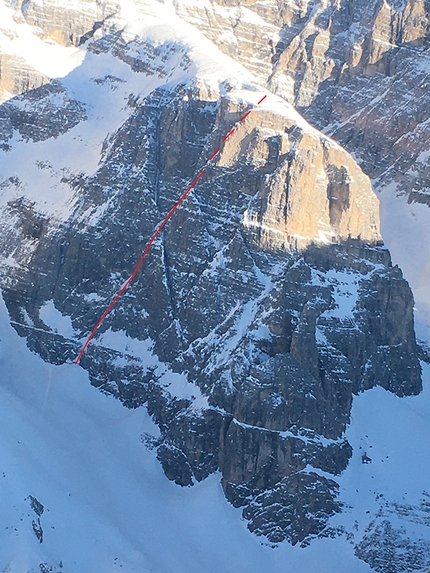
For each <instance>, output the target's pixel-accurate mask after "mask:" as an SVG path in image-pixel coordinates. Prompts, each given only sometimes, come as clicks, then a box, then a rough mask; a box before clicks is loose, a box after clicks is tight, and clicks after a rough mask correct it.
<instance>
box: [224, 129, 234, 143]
mask: <svg viewBox="0 0 430 573" xmlns="http://www.w3.org/2000/svg"><path fill="white" fill-rule="evenodd" d="M233 132H234V127H233V129H232V130H231V131H229V132H228V133H227V135H226V136H225V137H224V139H223V141H226V140H227V139H228V138H229V137H230V135H231V134H232V133H233Z"/></svg>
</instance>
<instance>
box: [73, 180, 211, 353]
mask: <svg viewBox="0 0 430 573" xmlns="http://www.w3.org/2000/svg"><path fill="white" fill-rule="evenodd" d="M204 172H205V170H204V169H203V170H202V171H201V172H200V174H199V175H198V176H197V177H196V178H195V179H194V181H193V182H192V183H191V185H190V186H189V187H188V189H187V190H186V191H185V193H183V194H182V195H181V197H180V199H179V200H178V201H177V202H176V203H175V204H174V206H173V207H172V208H171V209H170V211H169V212H168V213H167V215H166V216H165V217H164V219H163V221H162V222H161V223H160V225H158V228H157V230H156V231H155V233H154V234H153V235H152V237H151V240H150V241H149V243H148V245H147V246H146V249H145V250H144V251H143V255H142V256H141V257H140V259H139V262H138V263H137V265H136V267H135V269H134V271H133V272H132V273H131V275H130V276H129V278H128V279H127V280H126V281H125V283H124V284H123V286H122V287H121V289H120V290H119V291H118V293H117V294H116V295H115V297H114V298H113V300H112V302H111V303H110V304H109V306H108V307H107V309H106V310H105V311H104V313H103V314H102V315H101V317H100V318H99V320H98V322H97V324H96V325H95V327H94V328H93V330H92V332H91V334H90V335H89V337H88V338H87V340H86V342H85V344H84V346H83V347H82V350H81V351H80V353H79V356H78V357H77V358H76V360H75V364H79V361H80V359H81V358H82V355H83V353H84V352H85V350H86V349H87V346H88V344H89V343H90V342H91V339H92V338H93V336H94V335H95V333H96V332H97V329H98V327H99V326H100V325H101V323H102V322H103V321H104V319H105V318H106V316H107V315H108V314H109V312H110V311H111V310H112V308H113V306H114V304H115V303H116V301H117V300H118V299H119V297H120V296H121V295H122V294H123V292H124V291H125V289H126V288H127V287H128V285H129V284H130V283H131V281H132V280H133V279H134V277H135V276H136V275H137V271H138V270H139V268H140V266H141V264H142V263H143V260H144V258H145V257H146V255H147V254H148V251H149V249H150V248H151V245H152V243H153V242H154V241H155V239H156V238H157V236H158V235H159V233H160V231H161V229H162V228H163V227H164V225H165V224H166V223H167V221H168V220H169V219H170V217H171V216H172V215H173V213H174V212H175V211H176V209H177V208H178V207H179V205H180V204H181V203H182V201H183V200H184V199H185V197H186V196H187V195H188V193H189V192H190V191H191V189H192V188H193V187H194V186H195V185H196V183H197V181H198V180H199V179H200V177H202V176H203V173H204Z"/></svg>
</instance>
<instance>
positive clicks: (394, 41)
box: [175, 0, 430, 203]
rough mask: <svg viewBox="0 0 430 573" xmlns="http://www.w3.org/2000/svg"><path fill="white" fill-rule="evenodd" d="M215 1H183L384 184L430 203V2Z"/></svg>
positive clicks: (206, 28)
mask: <svg viewBox="0 0 430 573" xmlns="http://www.w3.org/2000/svg"><path fill="white" fill-rule="evenodd" d="M209 5H210V6H211V8H208V7H206V8H205V10H204V11H203V10H202V11H199V10H197V11H195V10H194V9H193V11H192V13H191V10H190V9H189V8H188V10H187V6H189V4H187V3H186V2H182V1H181V0H177V1H176V3H175V6H176V9H177V11H178V13H180V14H181V15H182V16H183V17H185V18H188V19H189V20H190V21H192V22H193V24H194V25H197V26H199V28H200V29H201V30H202V31H203V32H204V33H205V34H206V35H208V37H210V38H211V39H212V41H213V42H214V43H216V44H217V46H219V47H220V49H222V50H223V51H225V52H226V53H229V54H234V56H235V57H236V58H238V59H239V60H240V61H241V62H242V63H243V64H244V65H245V66H247V67H248V68H249V69H252V70H254V69H255V68H256V62H255V54H256V53H258V58H259V60H260V66H259V69H258V70H256V72H257V73H258V74H259V78H260V81H264V82H267V85H268V87H269V88H270V89H271V91H273V92H275V93H277V94H279V95H281V96H282V97H284V98H285V99H287V101H290V102H291V103H293V104H294V105H295V106H296V107H298V109H299V110H300V111H301V112H302V113H303V114H304V115H305V117H306V118H307V119H308V120H309V121H310V122H311V123H312V124H313V125H315V126H317V127H318V128H319V129H323V130H324V131H325V132H326V133H328V134H329V135H330V136H331V137H333V138H334V139H335V140H336V141H338V142H339V143H340V144H341V145H342V146H343V147H346V148H347V149H348V150H349V151H350V152H353V154H354V157H355V158H357V159H358V162H359V164H360V166H361V167H362V168H363V170H364V171H365V173H367V174H368V175H369V176H371V177H372V178H373V181H374V184H375V185H376V188H377V190H380V189H383V188H385V187H387V186H389V185H394V186H395V187H396V188H397V190H398V191H400V192H402V193H406V194H408V196H409V198H410V200H412V201H419V202H422V203H428V201H429V199H428V189H429V186H430V183H429V180H428V171H429V165H428V151H429V146H428V141H430V134H429V131H428V122H427V121H426V119H427V118H428V114H429V109H430V101H429V97H430V96H429V95H428V94H429V90H428V45H429V29H430V12H429V4H428V2H426V1H423V0H404V1H403V0H402V1H400V0H399V1H397V0H393V1H388V0H383V1H382V0H372V1H371V2H364V1H363V2H362V1H358V2H357V1H353V0H342V1H340V2H338V1H335V0H324V1H322V2H318V4H317V5H315V6H314V5H313V4H312V3H309V2H306V1H303V2H294V3H277V2H265V3H264V4H262V3H249V4H247V5H246V6H245V5H244V4H243V3H240V5H235V6H231V5H230V3H227V2H215V1H213V2H211V3H210V4H209ZM233 14H235V15H236V19H234V17H233ZM253 19H254V20H253ZM257 19H259V22H260V24H259V25H260V29H261V34H260V35H259V36H258V37H257V38H255V39H254V45H253V47H252V48H251V46H250V45H249V44H248V46H247V44H246V38H247V37H248V36H249V34H250V33H252V32H250V30H252V22H253V21H255V22H257ZM255 25H256V24H255Z"/></svg>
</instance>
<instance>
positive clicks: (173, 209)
mask: <svg viewBox="0 0 430 573" xmlns="http://www.w3.org/2000/svg"><path fill="white" fill-rule="evenodd" d="M266 97H267V95H265V96H264V97H262V98H261V100H260V101H259V102H258V103H257V105H260V103H261V102H262V101H263V100H265V99H266ZM250 113H251V110H249V111H247V112H246V113H245V115H244V116H243V117H242V118H241V119H240V121H243V120H244V119H245V118H246V117H248V115H249V114H250ZM234 131H235V128H234V127H233V129H232V130H231V131H230V132H229V133H227V135H226V136H225V137H224V139H223V141H226V140H227V139H228V138H229V137H230V135H231V134H232V133H233V132H234ZM219 150H220V147H217V148H216V149H215V151H214V152H213V153H212V155H211V156H210V158H209V161H211V160H212V159H213V158H214V157H215V155H216V154H217V153H218V152H219ZM204 172H205V170H204V169H203V170H202V171H201V172H200V173H199V175H198V176H197V177H196V178H195V179H194V181H193V182H192V183H191V185H190V186H189V187H188V189H187V190H186V191H185V193H183V194H182V195H181V197H180V198H179V200H178V201H177V202H176V203H175V204H174V205H173V207H172V208H171V209H170V211H169V212H168V213H167V215H166V216H165V217H164V219H163V220H162V222H161V223H160V224H159V225H158V227H157V230H156V231H155V233H154V234H153V235H152V237H151V239H150V241H149V243H148V244H147V246H146V248H145V250H144V251H143V254H142V256H141V257H140V259H139V262H138V263H137V265H136V266H135V268H134V271H133V272H132V273H131V275H130V276H129V277H128V279H127V280H126V281H125V283H124V284H123V285H122V287H121V288H120V290H119V291H118V293H117V294H116V295H115V297H114V298H113V299H112V301H111V303H110V304H109V306H108V307H107V309H106V310H105V311H104V313H103V314H102V315H101V317H100V318H99V320H98V321H97V324H96V325H95V327H94V328H93V330H92V331H91V334H90V335H89V337H88V338H87V340H86V341H85V344H84V346H83V347H82V350H81V351H80V353H79V355H78V357H77V358H76V360H75V362H74V363H75V364H79V361H80V360H81V358H82V355H83V354H84V352H85V350H86V349H87V346H88V344H89V343H90V342H91V340H92V338H93V336H94V335H95V333H96V332H97V330H98V328H99V326H100V325H101V323H102V322H103V321H104V319H105V318H106V316H107V315H108V314H109V312H110V311H111V310H112V308H113V306H114V304H115V303H116V301H117V300H118V299H119V297H120V296H121V295H122V294H123V292H124V291H125V290H126V288H127V287H128V285H129V284H130V283H131V281H132V280H133V279H134V277H135V276H136V275H137V272H138V270H139V269H140V266H141V265H142V263H143V261H144V259H145V257H146V255H147V254H148V251H149V249H150V248H151V246H152V244H153V242H154V241H155V239H156V238H157V237H158V235H159V234H160V232H161V230H162V228H163V227H164V225H165V224H166V223H167V221H168V220H169V219H170V217H171V216H172V215H173V213H174V212H175V211H176V209H177V208H178V207H179V205H180V204H181V203H182V201H183V200H184V199H185V197H186V196H187V195H188V193H189V192H190V191H191V189H192V188H193V187H194V186H195V185H196V183H197V181H198V180H199V179H200V178H201V177H202V176H203V174H204Z"/></svg>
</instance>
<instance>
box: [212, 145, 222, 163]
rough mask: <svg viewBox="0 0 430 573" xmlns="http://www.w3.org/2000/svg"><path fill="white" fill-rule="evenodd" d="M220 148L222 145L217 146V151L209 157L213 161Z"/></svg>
mask: <svg viewBox="0 0 430 573" xmlns="http://www.w3.org/2000/svg"><path fill="white" fill-rule="evenodd" d="M219 150H220V147H217V148H216V149H215V151H214V152H213V153H212V155H211V156H210V157H209V161H212V159H213V158H214V157H215V155H216V154H217V153H218V151H219Z"/></svg>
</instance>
